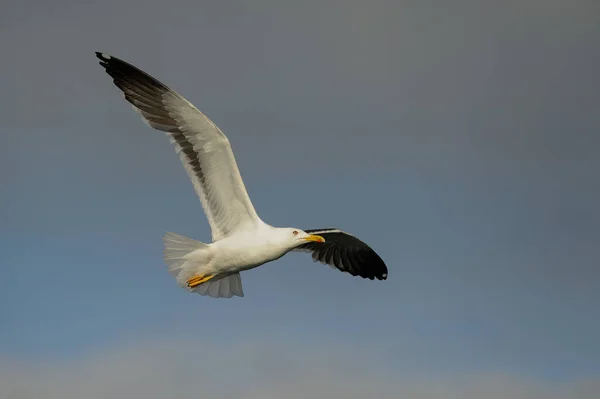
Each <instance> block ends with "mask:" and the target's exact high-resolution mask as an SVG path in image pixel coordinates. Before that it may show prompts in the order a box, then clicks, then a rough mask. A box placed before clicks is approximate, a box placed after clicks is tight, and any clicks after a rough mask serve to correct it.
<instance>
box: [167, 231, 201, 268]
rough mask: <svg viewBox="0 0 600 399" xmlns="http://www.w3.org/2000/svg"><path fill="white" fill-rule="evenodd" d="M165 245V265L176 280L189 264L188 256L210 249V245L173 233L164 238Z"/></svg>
mask: <svg viewBox="0 0 600 399" xmlns="http://www.w3.org/2000/svg"><path fill="white" fill-rule="evenodd" d="M163 244H164V260H165V263H166V264H167V266H168V268H169V273H170V274H171V275H172V276H173V277H175V278H177V277H179V275H180V274H181V272H182V271H183V270H184V269H185V266H186V263H187V262H188V259H187V258H186V255H188V254H189V253H191V252H194V251H196V250H198V249H202V248H207V247H208V244H205V243H203V242H200V241H196V240H193V239H191V238H188V237H185V236H182V235H179V234H175V233H171V232H168V233H166V234H165V235H164V236H163Z"/></svg>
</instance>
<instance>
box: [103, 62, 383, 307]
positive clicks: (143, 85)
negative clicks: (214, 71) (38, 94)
mask: <svg viewBox="0 0 600 399" xmlns="http://www.w3.org/2000/svg"><path fill="white" fill-rule="evenodd" d="M96 57H97V58H98V59H100V62H99V64H100V65H101V66H102V67H104V69H105V71H106V73H107V74H108V75H110V76H111V77H112V80H113V83H114V84H115V86H117V87H118V88H119V89H120V90H121V92H122V95H123V96H124V97H125V99H126V100H127V101H128V102H129V103H130V104H131V105H132V106H133V109H134V110H135V111H136V112H137V113H138V114H139V115H140V116H141V118H142V120H143V121H144V122H145V123H146V124H148V125H149V126H150V127H151V128H153V129H156V130H159V131H162V132H164V133H166V135H167V137H168V138H169V140H170V142H171V144H172V145H173V146H174V147H175V150H176V152H177V154H178V155H179V158H180V160H181V162H182V163H183V167H184V169H185V170H186V172H187V174H188V176H189V178H190V180H191V181H192V184H193V186H194V189H195V191H196V193H197V195H198V197H199V198H200V202H201V205H202V208H203V210H204V213H205V214H206V217H207V219H208V223H209V225H210V229H211V235H212V242H211V243H209V244H207V243H203V242H200V241H197V240H194V239H191V238H188V237H185V236H182V235H180V234H176V233H172V232H167V233H166V234H165V235H164V236H163V245H164V262H165V264H166V265H167V267H168V271H169V274H170V275H171V276H173V277H174V278H175V279H176V281H177V284H178V285H179V286H180V287H182V288H184V289H186V290H187V291H188V292H193V293H196V294H199V295H202V296H208V297H212V298H231V297H234V296H237V297H243V296H244V290H243V288H242V279H241V277H240V272H242V271H246V270H250V269H253V268H256V267H258V266H261V265H263V264H265V263H268V262H271V261H274V260H277V259H279V258H281V257H282V256H283V255H285V254H287V253H288V252H290V251H300V252H308V253H310V254H311V255H312V258H313V261H314V262H317V261H318V262H320V263H322V264H326V265H329V266H331V267H332V268H336V269H338V270H340V271H342V272H345V273H348V274H350V275H352V276H360V277H362V278H364V279H370V280H373V279H377V280H386V279H387V273H388V271H387V266H386V264H385V262H384V261H383V260H382V259H381V257H380V256H379V255H378V254H377V253H376V252H375V251H374V250H373V249H372V248H371V247H369V245H367V244H366V243H365V242H363V241H361V240H360V239H358V238H357V237H355V236H353V235H351V234H349V233H346V232H344V231H342V230H340V229H338V228H324V229H308V230H302V229H299V228H294V227H285V228H280V227H274V226H272V225H270V224H268V223H266V222H264V221H263V220H262V219H261V218H260V217H259V216H258V215H257V213H256V210H255V209H254V206H253V205H252V202H251V201H250V197H249V196H248V192H247V191H246V187H245V186H244V183H243V181H242V177H241V175H240V171H239V169H238V166H237V163H236V160H235V157H234V155H233V151H232V148H231V144H230V143H229V139H228V138H227V137H226V136H225V134H224V133H223V132H222V131H221V129H219V128H218V127H217V126H216V125H215V124H214V123H213V122H212V121H211V120H210V119H208V117H206V116H205V115H204V114H203V113H202V112H200V111H199V110H198V109H197V108H196V107H195V106H194V105H193V104H192V103H190V102H189V101H188V100H187V99H185V98H184V97H183V96H181V95H180V94H178V93H177V92H175V91H174V90H172V89H171V88H169V87H168V86H166V85H165V84H163V83H161V82H160V81H158V80H157V79H155V78H154V77H152V76H150V75H149V74H147V73H146V72H144V71H142V70H140V69H138V68H137V67H135V66H133V65H131V64H129V63H127V62H125V61H123V60H121V59H119V58H116V57H113V56H111V55H109V54H106V53H100V52H96Z"/></svg>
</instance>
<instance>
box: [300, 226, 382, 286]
mask: <svg viewBox="0 0 600 399" xmlns="http://www.w3.org/2000/svg"><path fill="white" fill-rule="evenodd" d="M305 231H306V232H307V233H308V234H317V235H320V236H322V237H323V238H324V239H325V242H309V243H306V244H302V245H300V246H299V247H297V248H296V249H295V251H302V252H310V253H311V254H312V258H313V260H315V261H319V262H321V263H324V264H327V265H330V266H332V267H335V268H337V269H338V270H341V271H342V272H346V273H350V274H351V275H353V276H360V277H362V278H368V279H370V280H373V279H375V278H376V279H377V280H386V279H387V273H388V270H387V266H386V265H385V262H384V261H383V260H382V259H381V258H380V257H379V255H377V253H376V252H375V251H373V249H372V248H371V247H369V246H368V245H367V244H366V243H364V242H363V241H361V240H359V239H358V238H356V237H354V236H352V235H350V234H348V233H345V232H343V231H341V230H339V229H335V228H330V229H314V230H305Z"/></svg>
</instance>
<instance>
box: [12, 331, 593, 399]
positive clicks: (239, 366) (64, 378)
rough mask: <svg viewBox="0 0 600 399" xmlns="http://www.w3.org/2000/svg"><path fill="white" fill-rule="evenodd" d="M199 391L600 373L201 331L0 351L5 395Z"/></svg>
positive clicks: (522, 386)
mask: <svg viewBox="0 0 600 399" xmlns="http://www.w3.org/2000/svg"><path fill="white" fill-rule="evenodd" d="M192 396H193V397H201V398H214V399H219V398H232V397H245V398H250V399H255V398H256V399H259V398H260V399H269V398H282V397H285V398H288V399H296V398H298V399H300V398H306V397H327V398H345V399H351V398H361V399H362V398H365V397H378V398H399V397H402V398H406V399H433V398H444V399H454V398H456V399H459V398H460V399H479V398H486V399H505V398H513V399H521V398H522V399H559V398H560V399H564V398H577V399H587V398H589V399H592V398H597V397H600V376H597V377H595V378H589V379H581V380H570V381H563V382H557V381H550V380H539V379H535V378H532V377H525V376H523V375H515V374H505V373H501V372H500V373H498V372H481V373H467V374H460V375H429V374H428V375H414V374H411V373H400V372H398V370H394V369H393V368H391V367H389V366H387V365H383V364H381V363H380V362H378V361H377V359H376V358H372V357H370V356H369V355H368V349H366V348H362V349H361V348H356V347H354V348H341V347H334V348H329V347H324V346H320V347H315V346H311V347H302V346H294V345H282V344H279V343H274V344H273V343H269V344H265V343H251V342H249V343H246V344H242V345H231V346H229V347H215V346H213V345H211V343H210V342H204V341H203V340H202V339H201V338H199V339H198V340H194V341H188V342H185V343H183V342H179V343H164V342H163V343H143V344H137V345H132V346H129V347H124V348H112V349H110V350H107V351H105V352H103V353H98V354H94V355H90V356H88V357H86V358H83V359H77V360H73V359H71V360H62V361H57V360H53V361H45V362H43V363H38V364H28V363H24V362H18V361H15V360H8V359H5V360H4V361H0V398H2V399H4V398H6V399H20V398H38V397H44V398H47V399H59V398H60V399H62V398H71V397H72V398H86V399H96V398H98V399H100V398H107V397H115V398H116V397H120V398H128V399H147V398H166V397H192Z"/></svg>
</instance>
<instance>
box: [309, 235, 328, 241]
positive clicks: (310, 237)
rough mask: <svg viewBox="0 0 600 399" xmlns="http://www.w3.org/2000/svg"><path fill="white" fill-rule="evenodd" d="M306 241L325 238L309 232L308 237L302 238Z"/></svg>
mask: <svg viewBox="0 0 600 399" xmlns="http://www.w3.org/2000/svg"><path fill="white" fill-rule="evenodd" d="M304 239H305V240H306V241H314V242H325V239H324V238H323V237H321V236H318V235H315V234H311V235H309V236H308V237H305V238H304Z"/></svg>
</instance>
